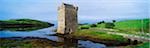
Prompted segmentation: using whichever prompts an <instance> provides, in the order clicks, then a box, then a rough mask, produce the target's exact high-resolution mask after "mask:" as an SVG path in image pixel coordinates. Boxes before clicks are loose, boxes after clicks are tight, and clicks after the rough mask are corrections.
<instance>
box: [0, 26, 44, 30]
mask: <svg viewBox="0 0 150 48" xmlns="http://www.w3.org/2000/svg"><path fill="white" fill-rule="evenodd" d="M42 28H43V27H21V28H15V27H14V28H0V31H2V30H10V31H34V30H38V29H42Z"/></svg>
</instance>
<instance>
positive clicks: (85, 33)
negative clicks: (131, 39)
mask: <svg viewBox="0 0 150 48" xmlns="http://www.w3.org/2000/svg"><path fill="white" fill-rule="evenodd" d="M73 35H74V36H76V37H88V38H91V39H100V40H105V41H118V42H126V41H127V39H126V38H124V37H123V36H120V35H113V34H107V33H105V32H98V31H94V30H90V29H84V30H79V31H78V32H74V33H73Z"/></svg>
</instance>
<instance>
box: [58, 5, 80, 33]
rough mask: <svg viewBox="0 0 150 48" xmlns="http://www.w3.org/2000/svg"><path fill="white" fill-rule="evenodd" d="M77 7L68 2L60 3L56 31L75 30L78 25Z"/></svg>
mask: <svg viewBox="0 0 150 48" xmlns="http://www.w3.org/2000/svg"><path fill="white" fill-rule="evenodd" d="M77 10H78V8H77V7H74V6H73V5H70V4H62V5H61V6H60V7H59V9H58V13H59V15H58V30H57V33H61V34H69V33H72V32H76V30H77V27H78V20H77Z"/></svg>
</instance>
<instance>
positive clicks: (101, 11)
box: [0, 0, 150, 22]
mask: <svg viewBox="0 0 150 48" xmlns="http://www.w3.org/2000/svg"><path fill="white" fill-rule="evenodd" d="M62 2H64V3H69V4H74V5H76V6H78V7H79V11H78V18H79V21H89V20H90V21H99V20H117V19H143V18H150V17H149V12H148V9H149V8H150V7H148V5H149V4H148V3H149V2H150V1H149V0H53V1H52V0H0V20H8V19H18V18H29V19H36V20H42V21H48V22H49V21H56V20H57V16H58V12H57V8H58V6H60V5H61V4H62Z"/></svg>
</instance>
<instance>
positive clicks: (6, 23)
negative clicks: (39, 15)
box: [0, 19, 54, 28]
mask: <svg viewBox="0 0 150 48" xmlns="http://www.w3.org/2000/svg"><path fill="white" fill-rule="evenodd" d="M50 26H54V24H52V23H48V22H43V21H38V20H32V19H11V20H0V27H1V28H3V27H5V28H6V27H50Z"/></svg>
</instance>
